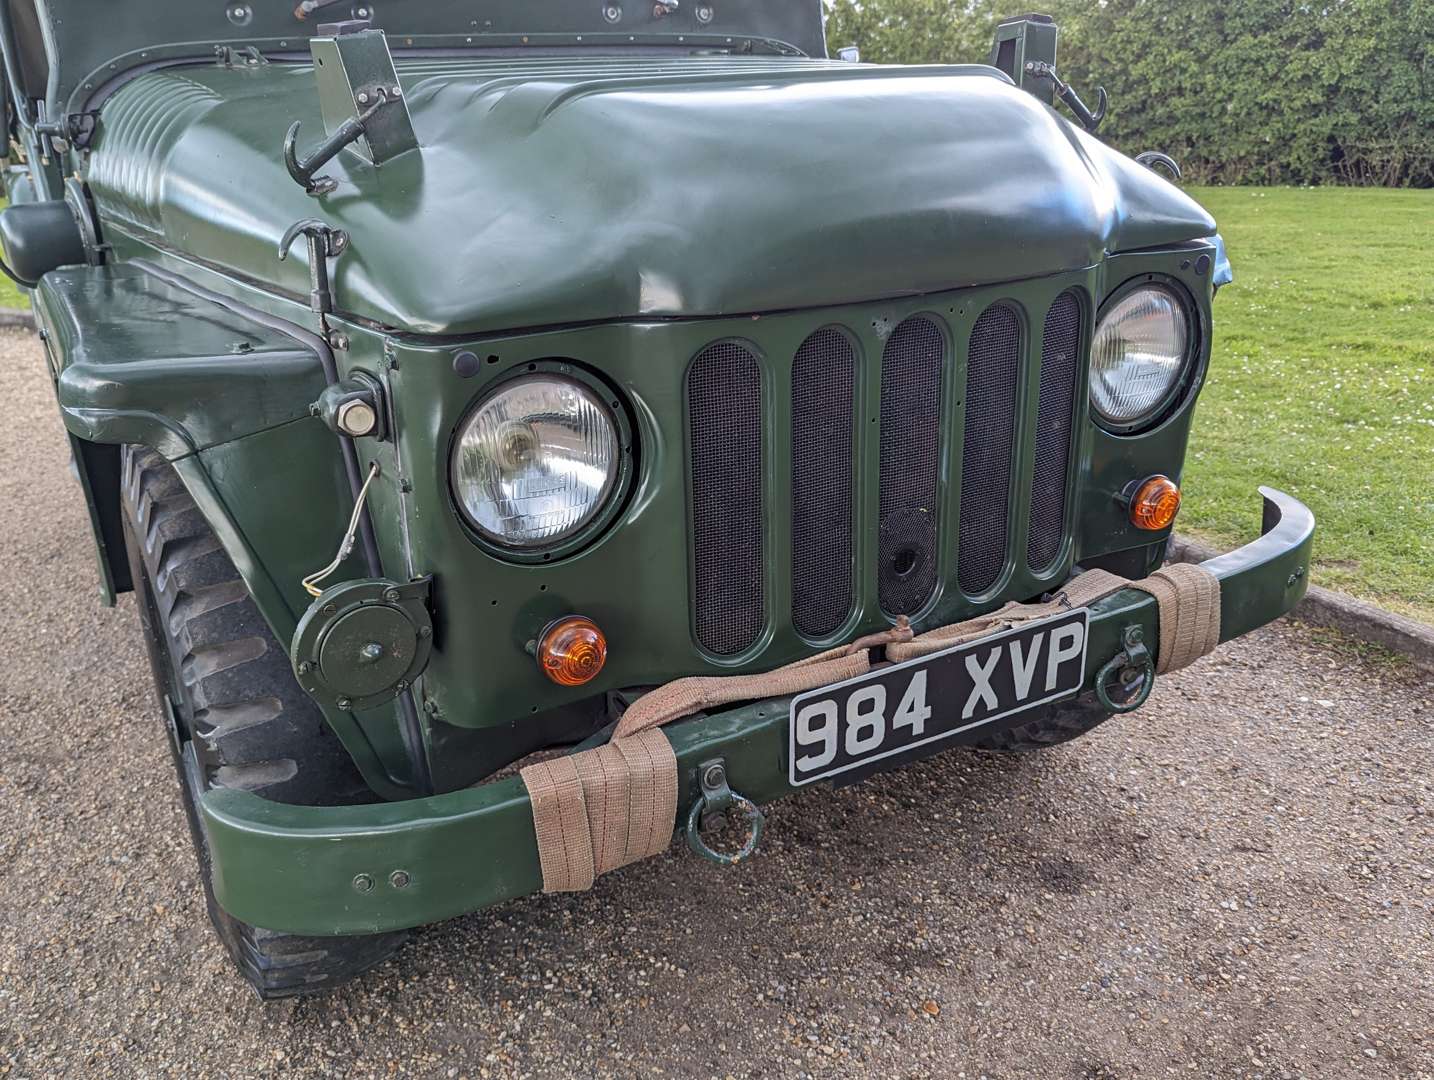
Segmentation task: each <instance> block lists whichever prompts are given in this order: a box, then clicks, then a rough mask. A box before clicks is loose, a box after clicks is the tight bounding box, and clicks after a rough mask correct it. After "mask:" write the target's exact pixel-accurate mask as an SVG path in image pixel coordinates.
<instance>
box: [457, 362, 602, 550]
mask: <svg viewBox="0 0 1434 1080" xmlns="http://www.w3.org/2000/svg"><path fill="white" fill-rule="evenodd" d="M620 453H621V447H620V446H619V444H618V435H617V429H616V424H615V423H614V421H613V417H612V413H611V412H609V411H608V409H607V407H606V406H605V405H604V404H603V403H602V402H601V401H600V400H599V399H598V397H597V395H596V394H595V393H593V391H592V390H590V389H588V388H587V387H586V386H584V385H583V384H581V383H578V382H574V381H573V380H571V379H565V378H560V377H555V376H546V375H533V376H528V377H525V378H522V379H517V380H515V381H513V382H509V383H504V384H503V385H502V386H500V387H499V388H498V389H497V390H496V391H494V392H493V393H492V394H490V395H489V396H488V397H487V398H486V399H485V400H484V401H483V402H482V403H480V404H479V406H478V407H477V408H476V409H474V410H473V412H472V413H471V414H470V415H469V417H468V419H467V421H465V423H464V425H463V428H462V430H461V431H460V432H459V435H458V443H457V445H456V446H455V447H454V451H453V463H452V473H453V490H454V492H455V493H456V494H457V496H458V502H459V504H460V505H461V506H462V507H463V510H464V512H465V513H466V514H467V515H468V519H469V521H470V522H472V524H473V525H474V527H475V528H477V529H478V531H479V532H480V533H482V534H483V535H484V536H485V537H487V538H488V539H490V540H492V541H494V542H496V543H499V544H502V545H504V546H505V547H513V548H540V547H549V546H552V545H553V544H557V543H559V542H561V541H563V540H565V539H567V538H568V537H570V536H572V535H573V534H574V533H576V532H577V531H578V530H579V529H581V528H582V527H583V526H584V525H586V524H587V523H588V522H589V521H591V520H592V519H593V517H594V516H595V515H596V514H597V513H598V512H599V511H600V510H601V509H602V507H603V504H604V503H605V502H606V501H607V498H608V496H610V495H611V494H612V490H613V487H614V486H615V484H616V482H617V476H618V466H619V455H620Z"/></svg>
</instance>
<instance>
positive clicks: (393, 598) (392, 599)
mask: <svg viewBox="0 0 1434 1080" xmlns="http://www.w3.org/2000/svg"><path fill="white" fill-rule="evenodd" d="M383 598H384V599H385V600H387V601H388V602H389V603H390V604H396V603H398V602H399V601H400V600H402V599H403V597H401V596H399V594H398V590H397V589H389V590H387V591H386V592H385V593H384V594H383Z"/></svg>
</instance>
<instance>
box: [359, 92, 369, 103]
mask: <svg viewBox="0 0 1434 1080" xmlns="http://www.w3.org/2000/svg"><path fill="white" fill-rule="evenodd" d="M358 103H359V104H360V105H367V104H368V91H367V90H360V91H359V92H358Z"/></svg>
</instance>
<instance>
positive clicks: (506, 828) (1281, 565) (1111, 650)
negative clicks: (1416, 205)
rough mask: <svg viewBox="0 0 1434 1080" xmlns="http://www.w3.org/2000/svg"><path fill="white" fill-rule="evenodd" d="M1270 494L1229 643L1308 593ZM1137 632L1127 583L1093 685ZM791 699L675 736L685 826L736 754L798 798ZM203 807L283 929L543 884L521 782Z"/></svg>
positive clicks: (1234, 595) (226, 862)
mask: <svg viewBox="0 0 1434 1080" xmlns="http://www.w3.org/2000/svg"><path fill="white" fill-rule="evenodd" d="M1262 490H1263V489H1262ZM1264 494H1265V497H1266V520H1265V526H1264V527H1265V529H1266V530H1267V531H1266V534H1265V536H1263V537H1262V538H1261V539H1260V540H1257V541H1255V542H1253V543H1252V544H1250V545H1247V546H1246V547H1245V548H1242V549H1240V550H1238V551H1236V552H1232V553H1231V554H1229V555H1226V556H1222V557H1221V558H1220V559H1217V560H1214V561H1213V562H1212V563H1210V564H1208V565H1209V566H1210V568H1211V569H1212V571H1214V572H1215V573H1216V574H1217V575H1218V576H1219V577H1220V578H1221V579H1222V591H1221V596H1222V617H1223V626H1222V632H1221V638H1222V640H1229V638H1231V637H1234V636H1237V635H1239V634H1242V633H1247V632H1248V631H1249V630H1251V629H1253V628H1254V627H1255V626H1258V625H1261V624H1263V623H1266V622H1269V621H1270V620H1271V619H1274V618H1278V617H1279V616H1280V615H1281V614H1283V613H1284V612H1286V611H1288V610H1289V609H1290V608H1291V607H1293V606H1294V604H1296V603H1297V602H1298V601H1299V599H1300V598H1301V597H1302V596H1303V595H1304V593H1305V589H1306V583H1307V578H1306V575H1305V574H1304V573H1303V570H1304V568H1306V567H1307V566H1308V560H1309V552H1310V545H1311V542H1312V538H1313V528H1314V521H1313V518H1311V517H1310V515H1309V512H1308V511H1307V510H1306V509H1305V508H1304V507H1303V506H1301V505H1300V504H1299V503H1297V502H1295V501H1294V500H1293V499H1290V498H1288V497H1287V496H1283V495H1280V494H1279V493H1276V492H1270V491H1264ZM1296 569H1299V570H1300V571H1301V573H1299V574H1298V575H1296V574H1295V570H1296ZM1131 625H1139V626H1140V627H1141V628H1142V629H1143V631H1144V634H1145V640H1146V641H1147V642H1150V643H1152V647H1154V643H1156V642H1158V641H1159V633H1158V629H1159V621H1158V612H1157V609H1156V605H1155V601H1154V600H1153V599H1152V598H1151V597H1150V596H1149V595H1148V594H1146V593H1142V592H1137V591H1135V590H1130V589H1127V590H1122V591H1120V592H1117V593H1115V594H1113V595H1111V596H1109V597H1107V598H1106V599H1104V600H1101V601H1099V602H1097V603H1096V604H1094V605H1092V607H1091V622H1090V639H1089V642H1090V643H1089V650H1088V655H1087V660H1086V685H1087V687H1089V686H1090V685H1091V683H1092V680H1093V678H1094V675H1095V672H1096V671H1098V670H1099V669H1100V667H1101V666H1102V665H1103V664H1104V663H1105V662H1106V661H1107V660H1108V659H1110V658H1111V657H1112V656H1114V655H1115V654H1116V653H1118V652H1119V651H1120V648H1121V644H1120V639H1121V633H1122V631H1123V630H1124V628H1126V627H1127V626H1131ZM788 700H789V699H772V700H768V701H761V702H755V703H752V704H750V705H746V706H742V707H739V708H735V709H730V710H725V711H721V712H717V713H714V714H712V715H710V716H706V717H702V718H697V719H692V720H686V721H679V722H677V723H675V724H673V725H671V726H670V727H669V728H667V732H668V736H669V738H670V739H671V740H672V744H673V748H674V750H675V751H676V753H677V758H678V776H679V796H678V818H679V820H684V819H685V817H686V811H687V808H688V807H689V806H691V804H692V802H693V800H694V799H695V798H696V795H697V782H696V775H695V773H696V767H697V765H698V764H699V763H700V762H703V761H706V760H709V759H711V758H714V757H723V758H725V759H726V762H727V774H728V779H729V782H730V783H731V785H732V787H733V789H734V790H736V791H739V792H741V793H742V794H744V795H746V796H748V797H749V798H752V799H755V800H758V801H767V800H770V799H774V798H779V797H782V796H784V795H788V794H791V792H792V788H791V787H790V786H789V785H788V782H787V764H786V747H787V705H788ZM1136 722H1138V721H1136ZM201 813H202V818H203V822H204V828H205V829H206V831H207V833H208V836H209V841H210V845H211V850H212V852H213V857H214V867H215V893H216V895H217V896H218V898H219V901H220V903H221V904H222V905H223V906H224V907H225V908H226V909H227V910H228V911H230V912H231V913H232V914H234V915H236V916H237V917H239V918H241V919H245V920H248V921H250V922H253V923H256V924H259V925H262V926H267V927H271V928H274V929H281V930H290V931H293V932H297V933H311V934H344V933H367V932H374V931H379V930H388V929H394V928H398V927H404V926H416V925H419V924H422V923H428V922H436V921H438V920H441V919H446V918H450V917H452V916H454V915H458V914H461V913H463V912H466V911H471V910H474V909H476V908H480V907H485V906H488V905H490V904H495V903H499V902H501V901H503V900H507V899H512V898H513V897H517V896H522V895H525V894H528V893H531V892H535V891H537V890H538V889H540V888H541V885H542V877H541V873H540V871H539V867H538V857H537V847H536V841H535V839H534V835H533V821H532V812H531V809H530V806H529V802H528V798H527V793H526V789H525V788H524V787H523V784H522V781H521V779H520V778H519V777H516V776H513V777H508V778H506V779H503V780H499V781H496V782H493V783H490V784H485V785H482V786H480V787H475V788H469V789H467V790H464V791H458V792H453V793H450V794H447V795H441V796H435V797H432V798H427V799H416V800H410V801H407V802H402V803H391V804H387V805H381V806H365V807H347V808H322V807H321V808H312V807H296V806H284V805H280V804H278V803H270V802H265V801H264V800H262V799H258V798H256V797H254V796H252V795H249V794H247V793H244V792H238V791H226V790H217V791H212V792H210V793H208V794H207V795H205V796H204V799H203V802H202V806H201ZM396 870H402V871H404V872H405V873H406V874H407V875H408V879H409V884H408V885H407V886H406V887H404V888H395V887H394V886H392V885H391V884H390V883H389V879H390V875H391V874H392V873H393V872H394V871H396ZM360 874H364V875H368V877H369V878H371V879H372V881H373V882H374V883H375V885H374V887H373V889H372V890H370V891H367V892H362V891H359V890H356V889H355V888H354V885H353V882H354V879H355V878H356V877H357V876H358V875H360Z"/></svg>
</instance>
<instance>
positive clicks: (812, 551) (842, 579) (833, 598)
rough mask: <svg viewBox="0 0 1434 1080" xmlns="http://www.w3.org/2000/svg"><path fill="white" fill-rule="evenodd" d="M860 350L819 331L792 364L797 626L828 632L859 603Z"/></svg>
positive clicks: (817, 634) (813, 633)
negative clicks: (856, 464)
mask: <svg viewBox="0 0 1434 1080" xmlns="http://www.w3.org/2000/svg"><path fill="white" fill-rule="evenodd" d="M855 389H856V351H855V350H854V349H853V348H852V345H851V339H850V338H848V337H847V336H846V334H844V333H842V332H841V331H840V330H837V329H834V328H832V327H826V328H824V329H822V330H818V331H817V332H816V333H814V334H812V335H811V336H810V337H809V338H807V340H806V341H804V342H802V347H801V348H800V349H798V350H797V355H796V357H795V358H794V359H793V361H792V625H793V626H795V627H796V628H797V632H798V633H800V634H802V635H803V636H804V637H809V638H821V637H826V636H827V635H828V634H830V633H832V632H833V631H835V630H836V629H837V627H839V626H841V624H842V623H843V622H845V621H846V617H847V614H848V613H849V612H850V611H851V604H852V565H851V559H852V535H851V518H852V502H851V498H852V490H851V485H852V406H853V403H854V393H855Z"/></svg>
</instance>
